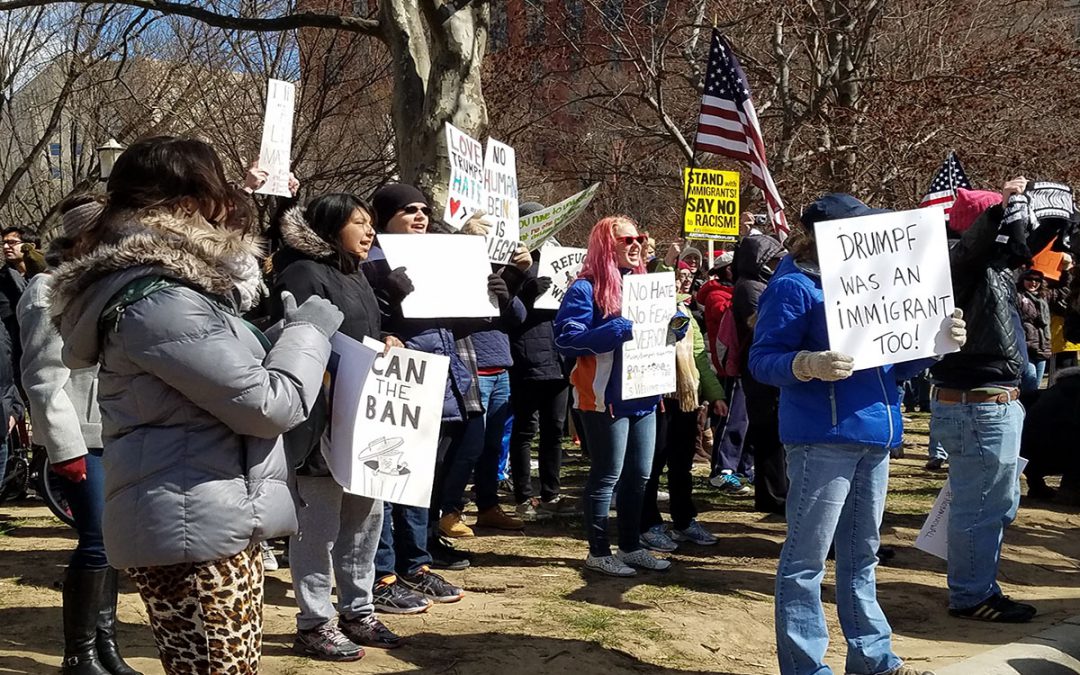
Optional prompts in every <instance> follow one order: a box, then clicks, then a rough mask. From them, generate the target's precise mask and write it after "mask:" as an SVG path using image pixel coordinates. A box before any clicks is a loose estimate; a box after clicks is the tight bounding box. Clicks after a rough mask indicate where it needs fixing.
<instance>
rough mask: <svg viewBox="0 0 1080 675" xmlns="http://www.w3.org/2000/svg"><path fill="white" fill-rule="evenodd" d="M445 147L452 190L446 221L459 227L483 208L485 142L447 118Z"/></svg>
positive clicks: (444, 216) (447, 197)
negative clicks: (483, 143) (448, 160)
mask: <svg viewBox="0 0 1080 675" xmlns="http://www.w3.org/2000/svg"><path fill="white" fill-rule="evenodd" d="M446 147H447V149H448V150H449V153H450V190H449V191H448V192H447V195H446V209H445V210H444V211H443V222H444V223H446V224H447V225H449V226H450V227H452V228H454V229H455V230H460V229H461V226H462V225H464V224H465V223H466V221H468V220H469V218H470V217H471V216H472V215H473V214H474V213H476V212H477V211H480V210H481V209H483V208H484V146H482V145H480V141H478V140H476V139H475V138H473V137H472V136H470V135H468V134H467V133H465V132H464V131H462V130H461V129H458V128H457V127H455V126H454V125H453V124H450V123H449V122H447V123H446Z"/></svg>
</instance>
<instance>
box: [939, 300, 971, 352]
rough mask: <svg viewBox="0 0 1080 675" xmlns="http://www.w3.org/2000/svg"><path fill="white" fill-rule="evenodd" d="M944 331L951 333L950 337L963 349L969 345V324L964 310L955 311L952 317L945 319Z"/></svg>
mask: <svg viewBox="0 0 1080 675" xmlns="http://www.w3.org/2000/svg"><path fill="white" fill-rule="evenodd" d="M942 330H947V331H949V337H951V338H952V339H953V340H956V343H957V344H958V345H960V346H961V347H963V346H964V345H965V344H967V322H966V321H964V310H962V309H960V308H959V307H957V308H956V309H954V310H953V313H952V316H950V317H949V318H948V319H945V325H944V326H942Z"/></svg>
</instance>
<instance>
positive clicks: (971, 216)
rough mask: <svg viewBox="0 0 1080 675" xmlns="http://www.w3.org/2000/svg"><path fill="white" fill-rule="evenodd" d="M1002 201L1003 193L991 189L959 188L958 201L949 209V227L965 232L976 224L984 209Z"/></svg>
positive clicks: (954, 230)
mask: <svg viewBox="0 0 1080 675" xmlns="http://www.w3.org/2000/svg"><path fill="white" fill-rule="evenodd" d="M1000 203H1001V194H999V193H997V192H991V191H989V190H967V189H965V188H959V189H958V190H957V191H956V201H954V202H953V205H952V208H951V209H949V229H950V230H952V231H953V232H958V233H959V232H964V231H966V230H967V229H968V228H969V227H971V226H972V225H974V224H975V221H976V220H978V218H979V216H981V215H982V214H983V211H986V209H988V208H990V207H991V206H994V205H995V204H1000Z"/></svg>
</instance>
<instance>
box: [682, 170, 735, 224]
mask: <svg viewBox="0 0 1080 675" xmlns="http://www.w3.org/2000/svg"><path fill="white" fill-rule="evenodd" d="M683 194H684V195H686V209H685V212H684V217H683V232H684V233H685V234H686V236H687V237H688V238H690V239H712V240H714V241H738V240H739V172H737V171H716V170H713V169H686V170H685V171H684V172H683Z"/></svg>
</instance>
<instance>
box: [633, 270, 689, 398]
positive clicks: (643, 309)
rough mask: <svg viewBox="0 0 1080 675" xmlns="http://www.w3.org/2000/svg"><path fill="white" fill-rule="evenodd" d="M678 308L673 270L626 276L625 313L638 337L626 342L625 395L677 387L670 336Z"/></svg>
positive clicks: (642, 395) (659, 392)
mask: <svg viewBox="0 0 1080 675" xmlns="http://www.w3.org/2000/svg"><path fill="white" fill-rule="evenodd" d="M675 309H676V308H675V274H674V273H673V272H657V273H655V274H628V275H626V276H624V277H623V287H622V315H623V317H625V318H627V319H630V321H632V322H633V323H634V338H633V339H632V340H629V341H627V342H624V343H623V345H622V397H623V399H625V400H629V399H633V398H645V397H646V396H660V395H663V394H666V393H669V392H672V391H675V343H674V342H673V341H669V340H668V335H669V333H670V331H669V328H668V326H669V324H670V322H671V318H672V317H673V316H675Z"/></svg>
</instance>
